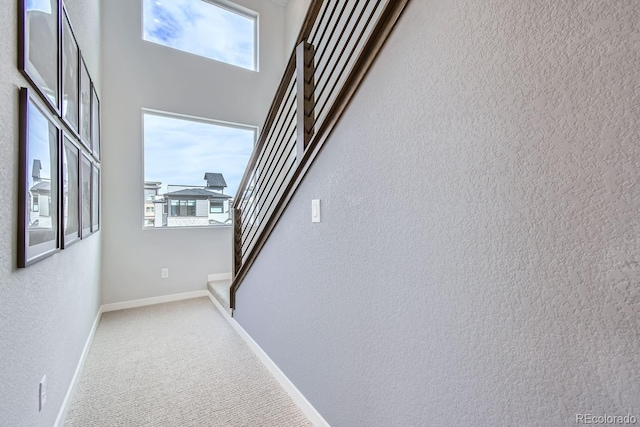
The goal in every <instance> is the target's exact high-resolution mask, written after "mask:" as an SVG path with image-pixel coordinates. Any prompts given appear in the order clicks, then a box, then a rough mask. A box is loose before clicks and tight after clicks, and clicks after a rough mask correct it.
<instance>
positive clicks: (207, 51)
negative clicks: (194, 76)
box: [144, 0, 255, 69]
mask: <svg viewBox="0 0 640 427" xmlns="http://www.w3.org/2000/svg"><path fill="white" fill-rule="evenodd" d="M144 39H145V40H148V41H151V42H154V43H159V44H162V45H165V46H169V47H173V48H175V49H180V50H183V51H185V52H190V53H193V54H196V55H201V56H204V57H207V58H211V59H216V60H219V61H223V62H227V63H229V64H233V65H237V66H240V67H243V68H249V69H255V63H254V62H255V60H254V59H255V51H254V49H255V46H254V42H255V22H254V20H253V19H250V18H248V17H246V16H243V15H240V14H238V13H234V12H231V11H229V10H227V9H223V8H222V7H219V6H216V5H213V4H211V3H208V2H205V1H203V0H163V1H157V0H144Z"/></svg>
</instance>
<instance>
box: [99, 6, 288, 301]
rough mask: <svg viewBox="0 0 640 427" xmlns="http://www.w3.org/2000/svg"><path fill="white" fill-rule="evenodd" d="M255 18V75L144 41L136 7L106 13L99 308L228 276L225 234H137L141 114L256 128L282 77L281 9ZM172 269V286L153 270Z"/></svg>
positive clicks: (159, 231) (139, 230) (228, 240)
mask: <svg viewBox="0 0 640 427" xmlns="http://www.w3.org/2000/svg"><path fill="white" fill-rule="evenodd" d="M237 3H238V4H240V5H241V6H245V7H247V8H249V9H252V10H254V11H257V12H259V14H260V18H259V19H260V21H259V22H260V33H259V37H260V41H261V44H260V67H259V69H260V72H259V73H256V72H253V71H249V70H245V69H242V68H238V67H234V66H231V65H228V64H224V63H221V62H217V61H213V60H210V59H206V58H201V57H198V56H195V55H191V54H188V53H185V52H181V51H178V50H174V49H170V48H166V47H164V46H160V45H157V44H154V43H150V42H146V41H143V40H142V37H141V34H142V29H141V23H142V7H141V2H140V1H138V0H136V1H131V0H110V1H108V2H104V4H103V15H104V20H103V25H104V26H103V42H104V45H103V47H104V56H103V63H104V94H103V97H102V114H103V141H104V142H103V169H102V170H103V225H102V227H103V228H102V230H103V236H104V258H103V262H104V269H103V276H102V278H103V284H104V285H103V293H102V296H103V302H104V303H113V302H120V301H126V300H132V299H138V298H148V297H154V296H160V295H167V294H174V293H180V292H188V291H193V290H200V289H206V282H207V275H208V274H222V273H228V272H230V271H231V228H228V227H222V228H208V229H191V230H175V229H173V230H169V229H152V230H144V231H143V230H142V218H143V203H142V201H143V170H142V165H143V147H142V141H141V135H142V119H141V117H142V115H141V109H142V108H150V109H156V110H161V111H167V112H172V113H180V114H186V115H191V116H196V117H204V118H210V119H216V120H223V121H229V122H235V123H242V124H247V125H254V126H261V125H262V122H263V121H264V118H265V117H266V114H267V111H268V108H269V105H270V103H271V99H272V98H273V95H274V94H275V91H276V88H277V85H278V83H279V81H280V78H281V75H282V71H283V69H284V61H285V59H284V58H285V56H284V52H283V46H284V42H283V39H284V15H285V9H284V7H283V6H281V5H278V4H275V3H273V2H270V1H264V0H239V1H238V2H237ZM163 267H167V268H169V279H166V280H161V279H160V269H161V268H163Z"/></svg>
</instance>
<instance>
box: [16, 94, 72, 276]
mask: <svg viewBox="0 0 640 427" xmlns="http://www.w3.org/2000/svg"><path fill="white" fill-rule="evenodd" d="M61 135H62V131H61V128H60V126H59V125H58V124H57V122H56V120H55V119H54V118H53V116H52V115H51V112H50V111H49V109H48V107H46V106H45V104H44V102H43V101H40V98H38V99H36V98H35V97H34V96H33V95H32V92H31V91H30V90H29V89H27V88H21V89H20V147H19V174H20V175H19V179H18V185H19V191H18V260H17V261H18V262H17V264H18V267H19V268H25V267H27V266H29V265H32V264H33V263H35V262H38V261H41V260H42V259H45V258H47V257H49V256H51V255H53V254H54V253H56V252H58V251H59V248H60V245H59V242H60V227H59V221H58V219H59V217H60V203H59V197H58V194H59V192H58V191H59V179H60V176H59V153H60V146H61V142H60V141H61Z"/></svg>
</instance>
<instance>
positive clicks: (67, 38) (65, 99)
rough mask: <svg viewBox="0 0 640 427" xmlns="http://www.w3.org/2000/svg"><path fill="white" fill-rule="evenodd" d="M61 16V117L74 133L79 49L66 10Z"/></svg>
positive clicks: (76, 128) (77, 115)
mask: <svg viewBox="0 0 640 427" xmlns="http://www.w3.org/2000/svg"><path fill="white" fill-rule="evenodd" d="M63 12H64V13H63V17H62V119H63V120H64V121H65V123H66V124H67V125H69V127H70V128H71V129H72V130H73V131H74V132H75V133H76V134H78V133H79V132H78V131H79V122H80V102H79V99H80V96H79V95H80V50H79V49H78V43H76V38H75V36H74V35H73V30H72V29H71V21H69V16H68V15H67V10H66V9H65V8H64V7H63Z"/></svg>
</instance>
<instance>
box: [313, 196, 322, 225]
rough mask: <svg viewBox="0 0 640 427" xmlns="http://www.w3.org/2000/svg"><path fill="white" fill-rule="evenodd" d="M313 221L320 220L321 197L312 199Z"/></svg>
mask: <svg viewBox="0 0 640 427" xmlns="http://www.w3.org/2000/svg"><path fill="white" fill-rule="evenodd" d="M311 222H320V199H314V200H312V201H311Z"/></svg>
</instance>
